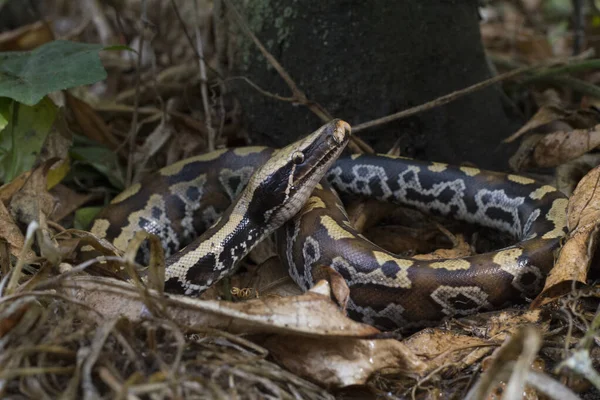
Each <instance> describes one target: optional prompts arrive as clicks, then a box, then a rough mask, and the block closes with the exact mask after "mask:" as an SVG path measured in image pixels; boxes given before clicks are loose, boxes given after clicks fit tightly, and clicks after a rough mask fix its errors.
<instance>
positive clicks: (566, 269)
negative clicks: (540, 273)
mask: <svg viewBox="0 0 600 400" xmlns="http://www.w3.org/2000/svg"><path fill="white" fill-rule="evenodd" d="M567 224H568V227H569V232H570V233H569V237H568V239H567V240H566V242H565V243H564V245H563V246H562V249H561V250H560V254H559V256H558V260H557V262H556V264H555V266H554V268H553V269H552V271H550V274H549V276H548V278H547V279H546V284H545V285H544V290H543V291H542V293H540V294H539V295H538V297H537V298H536V299H535V300H534V302H533V303H532V304H531V307H538V306H540V305H542V304H545V303H547V302H549V301H551V300H552V299H554V298H556V297H558V296H562V295H564V294H565V293H568V292H569V291H570V290H571V288H572V287H573V284H574V283H580V284H585V282H586V278H587V274H588V270H589V267H590V264H591V262H592V258H593V256H594V252H595V251H596V248H597V246H598V230H599V227H600V166H598V167H596V168H594V169H593V170H591V171H590V172H589V173H588V174H587V175H586V176H584V177H583V179H582V180H581V181H580V182H579V184H578V185H577V188H576V189H575V192H574V193H573V196H572V197H571V198H570V199H569V205H568V207H567Z"/></svg>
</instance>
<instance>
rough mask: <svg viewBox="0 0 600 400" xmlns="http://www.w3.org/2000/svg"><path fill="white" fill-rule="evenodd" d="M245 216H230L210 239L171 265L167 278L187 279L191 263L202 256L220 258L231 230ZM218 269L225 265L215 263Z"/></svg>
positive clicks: (236, 214) (233, 214)
mask: <svg viewBox="0 0 600 400" xmlns="http://www.w3.org/2000/svg"><path fill="white" fill-rule="evenodd" d="M242 219H243V216H242V215H241V214H238V213H232V214H231V215H230V216H229V219H228V220H227V222H226V223H225V224H224V225H223V226H222V227H221V228H220V229H219V230H218V231H217V232H215V233H214V234H213V235H212V236H211V237H210V238H209V239H207V240H205V241H203V242H202V243H200V245H199V246H198V247H196V248H195V249H194V250H192V251H190V252H188V253H186V254H184V255H183V256H182V257H181V258H180V259H179V260H178V261H177V262H176V263H174V264H172V265H170V266H169V268H168V269H167V271H166V273H167V276H166V278H167V279H168V278H170V277H174V276H177V277H179V278H180V279H182V280H185V279H186V276H187V272H188V269H189V266H190V265H194V264H196V263H197V262H198V260H200V259H201V258H202V257H205V256H207V255H208V254H215V255H217V257H216V259H217V260H218V258H219V257H218V255H220V254H221V253H222V252H223V250H224V248H225V245H224V243H225V241H226V240H227V239H228V237H229V236H230V235H231V232H233V231H234V229H235V228H236V227H237V226H238V225H239V224H240V223H241V222H242ZM215 268H217V270H221V269H222V268H223V265H219V262H217V265H215Z"/></svg>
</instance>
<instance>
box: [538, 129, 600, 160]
mask: <svg viewBox="0 0 600 400" xmlns="http://www.w3.org/2000/svg"><path fill="white" fill-rule="evenodd" d="M598 145H600V125H596V126H594V127H593V128H590V129H575V130H572V131H560V132H553V133H550V134H548V135H545V136H544V137H543V138H542V139H541V140H540V141H539V142H538V143H537V144H536V146H535V149H534V151H533V158H534V163H535V165H536V166H539V167H542V168H545V167H555V166H557V165H560V164H563V163H565V162H567V161H571V160H573V159H576V158H577V157H579V156H581V155H583V154H585V153H587V152H588V151H590V150H592V149H594V148H596V147H597V146H598Z"/></svg>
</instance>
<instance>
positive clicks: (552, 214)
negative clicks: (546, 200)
mask: <svg viewBox="0 0 600 400" xmlns="http://www.w3.org/2000/svg"><path fill="white" fill-rule="evenodd" d="M567 204H569V199H556V200H554V201H553V202H552V207H550V211H548V214H546V218H547V219H548V220H549V221H552V222H553V223H554V229H552V230H551V231H549V232H546V233H545V234H544V236H542V239H555V238H559V237H563V236H564V235H565V232H564V230H563V228H564V227H565V226H567Z"/></svg>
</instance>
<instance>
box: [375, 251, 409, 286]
mask: <svg viewBox="0 0 600 400" xmlns="http://www.w3.org/2000/svg"><path fill="white" fill-rule="evenodd" d="M373 256H374V257H375V260H377V263H378V264H379V265H381V266H383V265H384V264H385V263H387V262H393V263H395V264H396V265H397V266H398V268H399V271H398V272H397V273H396V278H394V279H392V278H390V277H388V276H385V275H384V274H383V272H382V270H381V269H377V270H375V271H373V273H374V274H375V277H376V278H378V280H379V281H381V282H383V283H386V284H387V285H388V286H391V287H401V288H405V289H409V288H410V287H411V286H412V282H411V281H410V279H408V268H410V267H411V266H412V265H413V264H414V262H413V261H412V260H408V259H405V258H397V257H394V256H393V255H390V254H387V253H384V252H382V251H374V252H373ZM373 273H371V274H373Z"/></svg>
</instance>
